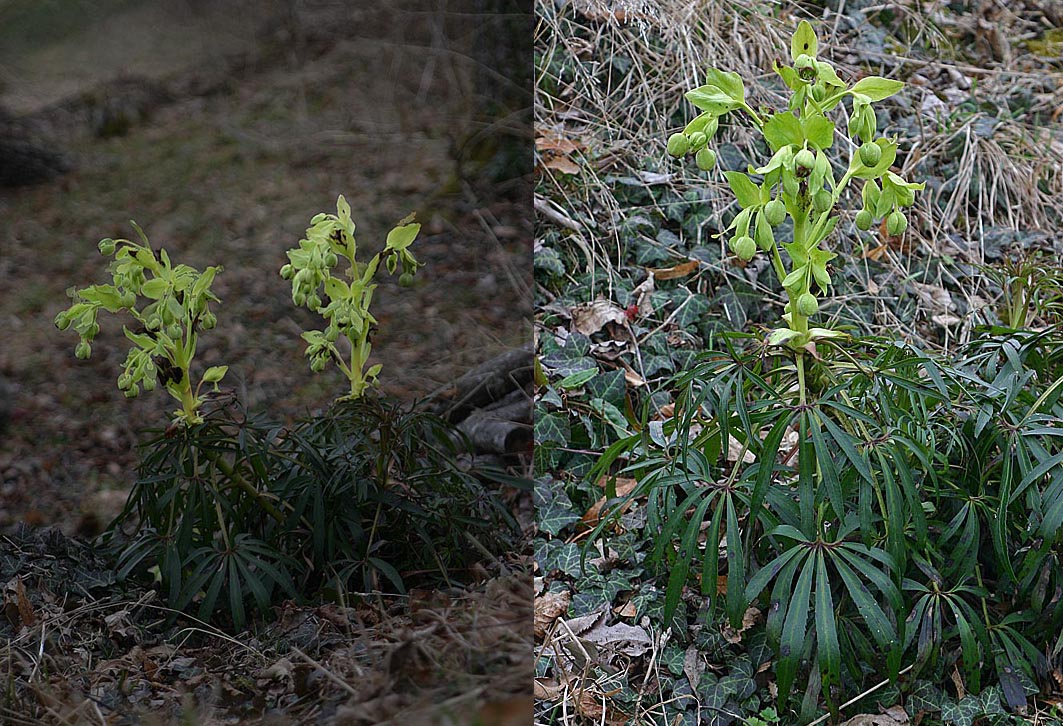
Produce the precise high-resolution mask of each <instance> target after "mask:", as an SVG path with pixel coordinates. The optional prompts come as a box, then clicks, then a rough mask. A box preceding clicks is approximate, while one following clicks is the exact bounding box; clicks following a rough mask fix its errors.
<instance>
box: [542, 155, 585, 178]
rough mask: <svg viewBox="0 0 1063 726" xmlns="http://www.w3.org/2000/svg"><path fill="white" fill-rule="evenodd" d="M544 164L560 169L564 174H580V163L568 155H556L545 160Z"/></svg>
mask: <svg viewBox="0 0 1063 726" xmlns="http://www.w3.org/2000/svg"><path fill="white" fill-rule="evenodd" d="M543 166H545V167H546V168H547V169H553V170H554V171H559V172H561V173H562V174H579V164H577V163H576V162H574V161H572V159H570V158H568V157H567V156H554V157H551V158H549V159H546V160H545V161H544V162H543Z"/></svg>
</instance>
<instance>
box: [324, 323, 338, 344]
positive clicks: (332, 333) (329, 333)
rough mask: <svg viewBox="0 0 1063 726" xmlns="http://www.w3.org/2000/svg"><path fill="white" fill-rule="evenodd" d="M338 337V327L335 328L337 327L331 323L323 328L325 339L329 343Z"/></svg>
mask: <svg viewBox="0 0 1063 726" xmlns="http://www.w3.org/2000/svg"><path fill="white" fill-rule="evenodd" d="M339 339H340V329H339V328H337V327H335V326H333V325H330V326H329V327H327V328H325V340H327V341H328V342H330V343H335V342H336V341H337V340H339Z"/></svg>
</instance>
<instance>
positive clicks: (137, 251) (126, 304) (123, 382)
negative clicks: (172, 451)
mask: <svg viewBox="0 0 1063 726" xmlns="http://www.w3.org/2000/svg"><path fill="white" fill-rule="evenodd" d="M133 228H134V229H135V230H136V232H137V235H138V236H139V237H140V241H130V240H126V239H118V240H116V239H111V238H106V239H102V240H100V242H99V245H98V247H99V250H100V253H101V254H102V255H103V256H105V257H114V262H112V263H111V266H110V272H111V280H112V281H111V284H110V285H90V286H88V287H86V288H83V289H80V290H78V289H76V288H73V289H71V291H70V293H69V294H70V296H71V298H72V300H73V302H72V304H71V306H70V307H69V308H68V309H67V310H64V311H63V312H61V313H59V314H58V315H57V316H56V317H55V325H56V327H57V328H59V329H60V330H66V329H67V328H69V327H71V326H73V328H74V330H75V331H76V332H77V333H78V335H79V336H80V340H79V342H78V345H77V347H76V348H75V349H74V355H75V356H77V357H78V358H79V359H85V358H88V357H90V356H91V355H92V345H91V343H92V341H93V340H94V339H95V338H96V336H97V335H98V334H99V332H100V326H99V324H98V323H97V316H98V314H99V312H100V311H101V310H103V311H105V312H109V313H118V312H125V313H126V314H128V315H129V316H131V317H132V318H133V320H134V321H135V322H136V323H137V326H136V327H137V332H134V331H133V330H130V329H129V328H124V332H125V336H126V338H128V339H129V340H130V342H132V343H133V347H132V348H130V349H129V352H128V354H127V356H126V360H125V364H124V365H123V371H122V373H121V374H120V375H119V376H118V379H117V383H118V388H119V390H121V391H122V392H123V393H124V394H125V395H126V396H127V397H130V398H133V397H135V396H137V395H139V394H140V390H141V388H143V389H144V390H146V391H152V390H154V389H155V388H156V386H157V384H158V383H162V384H163V385H164V386H165V388H166V390H167V392H169V394H170V395H171V396H172V397H173V398H175V399H177V400H178V401H180V403H181V408H180V409H178V410H177V411H175V412H174V420H175V422H179V423H183V424H194V423H199V422H201V421H202V417H201V416H200V415H199V408H200V406H201V405H202V403H203V402H204V400H205V398H204V397H203V396H201V395H200V390H201V388H202V386H203V384H204V383H208V384H213V385H214V386H215V388H216V387H217V383H218V382H219V381H220V380H221V379H222V377H223V376H224V375H225V371H226V370H227V367H226V366H214V367H212V368H208V369H207V371H206V373H204V375H203V378H202V379H201V380H200V382H199V384H198V385H197V386H195V387H193V386H192V381H191V379H190V376H189V371H190V369H191V366H192V361H193V358H194V356H195V351H196V345H197V339H198V333H199V331H200V330H209V329H211V328H213V327H214V325H215V324H216V322H217V318H216V317H215V315H214V313H212V312H211V310H210V304H211V303H214V302H219V300H218V298H217V297H216V296H215V295H214V294H213V293H212V292H211V291H210V286H211V284H212V283H213V281H214V278H215V276H216V275H217V273H219V272H221V270H222V268H221V267H220V266H218V267H208V268H206V269H205V270H203V272H199V271H197V270H195V269H193V268H191V267H189V266H188V265H175V264H173V263H172V262H171V261H170V256H169V254H168V253H167V252H166V250H164V249H159V250H154V249H152V247H151V244H150V243H149V242H148V238H147V236H146V235H145V234H144V232H143V230H141V229H140V227H138V226H137V225H136V223H135V222H134V223H133ZM155 360H158V361H160V366H164V367H163V368H162V369H161V371H164V372H160V367H158V366H156V364H155V362H154V361H155Z"/></svg>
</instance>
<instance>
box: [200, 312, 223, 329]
mask: <svg viewBox="0 0 1063 726" xmlns="http://www.w3.org/2000/svg"><path fill="white" fill-rule="evenodd" d="M199 324H200V327H202V328H203V329H204V330H213V328H214V326H215V325H217V324H218V316H217V315H215V314H214V313H210V312H208V313H204V314H203V317H202V318H200V321H199Z"/></svg>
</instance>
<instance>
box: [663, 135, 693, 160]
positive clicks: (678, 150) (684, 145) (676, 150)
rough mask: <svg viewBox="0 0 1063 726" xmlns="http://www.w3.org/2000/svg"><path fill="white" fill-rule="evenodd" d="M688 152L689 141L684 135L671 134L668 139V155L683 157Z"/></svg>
mask: <svg viewBox="0 0 1063 726" xmlns="http://www.w3.org/2000/svg"><path fill="white" fill-rule="evenodd" d="M688 151H690V139H688V138H687V135H686V134H672V135H671V136H669V137H668V155H669V156H676V157H678V156H684V155H685V154H686V153H687V152H688Z"/></svg>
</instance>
